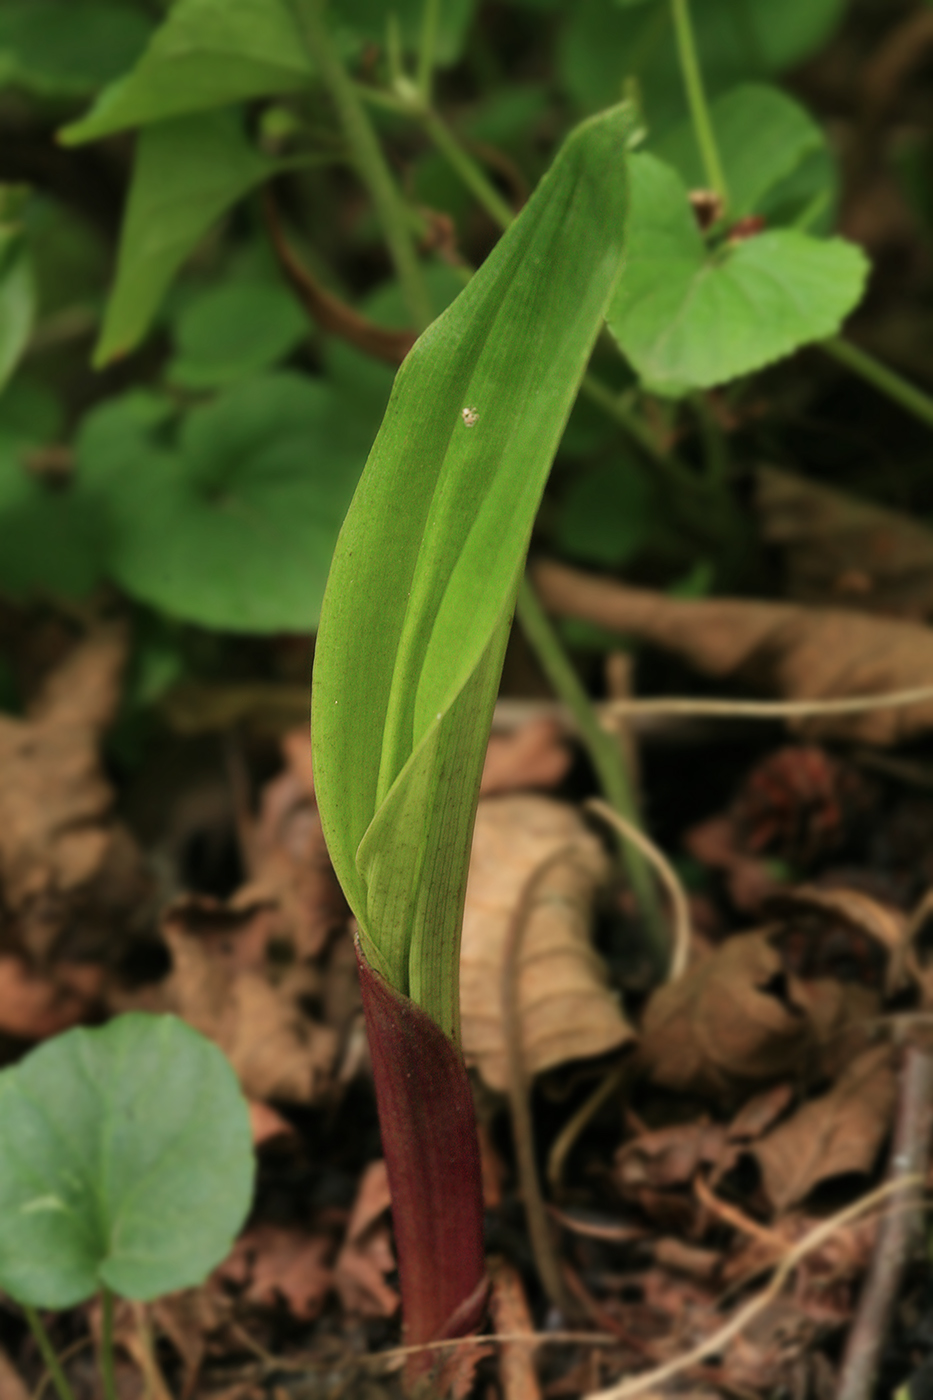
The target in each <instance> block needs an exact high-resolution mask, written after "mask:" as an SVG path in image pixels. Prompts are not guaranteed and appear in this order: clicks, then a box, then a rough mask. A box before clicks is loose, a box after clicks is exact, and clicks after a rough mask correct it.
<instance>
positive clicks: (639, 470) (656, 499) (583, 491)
mask: <svg viewBox="0 0 933 1400" xmlns="http://www.w3.org/2000/svg"><path fill="white" fill-rule="evenodd" d="M663 521H664V513H663V511H662V503H661V498H660V496H659V493H658V489H657V486H656V483H655V480H654V478H653V477H651V476H649V475H648V474H647V473H646V471H645V470H644V468H643V467H642V466H641V465H640V464H639V462H638V461H637V459H636V458H635V457H633V456H629V455H627V454H623V455H622V457H621V460H615V461H613V462H608V463H605V464H603V465H601V466H599V467H596V468H594V469H593V470H591V471H586V470H583V471H577V472H575V473H574V475H573V478H572V480H571V481H570V483H569V485H568V486H567V488H566V490H565V491H564V492H563V494H562V495H561V499H560V510H559V514H558V517H557V523H556V528H555V531H554V543H555V544H556V545H557V547H558V548H559V549H560V550H561V551H562V552H563V553H564V554H568V555H570V556H572V557H574V558H577V559H582V560H585V561H586V562H587V563H593V564H605V565H609V566H613V565H615V566H617V565H619V564H624V563H627V562H628V560H630V559H632V558H634V557H635V556H636V555H637V554H638V553H639V552H640V551H641V550H642V549H644V547H645V546H646V545H647V544H648V543H649V541H650V539H651V537H652V535H653V534H654V532H655V530H656V529H657V528H658V527H660V526H661V525H662V524H663Z"/></svg>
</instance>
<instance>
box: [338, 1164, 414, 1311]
mask: <svg viewBox="0 0 933 1400" xmlns="http://www.w3.org/2000/svg"><path fill="white" fill-rule="evenodd" d="M391 1204H392V1196H391V1193H390V1191H389V1175H388V1172H387V1171H386V1164H385V1162H384V1161H383V1160H382V1159H380V1160H379V1161H377V1162H370V1164H369V1166H368V1167H367V1168H366V1169H365V1171H364V1172H363V1175H362V1177H361V1178H360V1184H359V1187H358V1189H357V1193H356V1200H355V1201H354V1203H353V1210H352V1211H351V1213H350V1219H349V1221H348V1222H347V1233H346V1236H345V1238H344V1242H343V1245H342V1246H341V1250H340V1253H339V1254H338V1256H337V1263H336V1264H335V1265H334V1286H335V1287H336V1289H337V1292H338V1293H339V1294H340V1301H341V1303H342V1304H343V1307H344V1309H345V1310H346V1312H348V1313H355V1314H357V1315H358V1316H360V1317H393V1316H394V1315H395V1313H396V1312H397V1311H398V1307H399V1303H400V1301H401V1300H400V1299H399V1295H398V1294H397V1293H396V1291H395V1289H394V1288H390V1286H389V1285H388V1284H387V1283H386V1275H387V1274H391V1273H393V1272H394V1270H395V1268H396V1263H395V1255H394V1254H393V1252H392V1243H391V1239H390V1235H389V1229H388V1225H387V1224H386V1222H385V1220H384V1219H383V1217H384V1216H385V1213H386V1211H387V1210H388V1209H389V1206H390V1205H391Z"/></svg>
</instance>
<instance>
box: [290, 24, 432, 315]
mask: <svg viewBox="0 0 933 1400" xmlns="http://www.w3.org/2000/svg"><path fill="white" fill-rule="evenodd" d="M298 4H299V11H300V14H301V18H302V21H303V26H304V33H305V35H306V38H307V43H308V48H309V50H310V52H311V54H312V55H313V58H314V61H315V65H316V67H317V69H318V71H319V72H320V74H321V78H322V79H323V82H324V84H325V86H326V87H327V89H328V90H329V92H330V94H331V97H332V98H333V101H334V104H335V106H336V108H337V111H338V113H339V115H340V120H341V122H342V124H343V129H344V132H345V134H346V138H347V142H348V143H349V146H350V150H351V151H352V153H353V158H354V161H355V163H356V167H357V170H358V172H359V176H360V179H361V180H362V181H363V183H364V184H365V185H366V188H367V189H368V190H369V193H370V196H371V198H372V201H373V205H374V206H375V210H376V214H377V217H378V219H379V222H380V224H381V225H382V231H383V234H384V235H385V240H386V243H387V245H388V248H389V254H390V256H391V258H392V262H393V265H394V267H395V270H396V273H397V274H398V279H399V282H400V284H401V287H402V292H403V294H404V297H405V302H406V305H407V307H408V313H409V315H410V316H411V318H412V320H413V322H414V323H415V325H416V326H417V328H418V330H424V328H425V326H427V325H429V324H430V322H431V321H432V320H433V319H434V312H433V308H432V306H431V298H430V295H429V293H428V287H427V283H426V282H425V279H424V274H423V272H422V269H421V264H420V263H419V261H418V255H417V253H416V251H415V245H414V243H413V241H412V238H411V233H410V230H409V220H408V215H407V212H406V210H405V205H404V202H403V201H402V198H401V195H400V194H399V192H398V189H397V188H396V185H395V181H394V180H393V178H392V175H391V172H390V171H389V167H388V165H387V163H386V159H385V156H384V155H383V152H382V148H381V146H380V145H379V141H378V140H377V138H376V134H375V132H374V131H373V128H372V125H371V123H370V120H369V118H368V116H367V115H366V110H365V108H364V106H363V103H362V101H361V100H360V97H359V94H358V92H357V88H356V86H355V84H354V83H353V81H352V79H351V78H350V76H349V74H348V73H347V71H346V69H345V68H344V66H343V64H342V63H341V61H340V58H339V56H338V54H337V52H336V50H335V49H334V46H333V44H332V43H331V40H330V35H329V34H328V32H327V24H326V21H325V18H324V7H325V0H298Z"/></svg>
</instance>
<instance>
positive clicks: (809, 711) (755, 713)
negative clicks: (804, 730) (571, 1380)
mask: <svg viewBox="0 0 933 1400" xmlns="http://www.w3.org/2000/svg"><path fill="white" fill-rule="evenodd" d="M924 700H933V685H916V686H912V687H910V688H909V689H907V690H890V691H888V692H887V694H881V695H851V696H846V697H845V698H844V699H840V700H701V699H698V698H697V697H695V696H689V695H662V696H658V697H657V698H656V699H652V700H610V701H608V702H607V703H606V704H604V705H602V706H600V709H601V711H602V713H604V714H610V715H621V716H624V715H687V716H689V717H691V718H693V717H696V718H698V719H700V718H702V719H763V720H769V719H807V718H808V717H809V716H811V715H862V714H868V713H869V712H870V711H871V710H897V709H900V708H901V707H902V706H905V705H917V704H919V703H920V702H921V701H924Z"/></svg>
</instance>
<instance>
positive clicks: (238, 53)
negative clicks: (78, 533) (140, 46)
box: [60, 0, 312, 145]
mask: <svg viewBox="0 0 933 1400" xmlns="http://www.w3.org/2000/svg"><path fill="white" fill-rule="evenodd" d="M311 71H312V70H311V64H310V61H309V59H308V55H307V50H306V49H305V46H304V42H303V40H302V36H301V31H300V30H299V28H298V26H297V24H296V22H295V18H294V15H293V12H292V8H291V6H290V5H288V4H286V3H284V0H221V3H218V0H177V3H176V4H174V5H173V6H172V8H171V10H170V11H169V14H168V17H167V18H166V20H165V23H164V24H162V25H161V26H160V28H159V29H157V30H156V32H155V34H154V35H153V37H152V40H151V42H150V44H149V46H148V48H147V49H146V51H145V53H144V54H143V56H142V58H141V59H140V60H139V62H138V63H137V64H136V67H135V68H134V69H133V70H132V72H130V73H128V74H127V75H126V76H125V77H122V78H118V79H117V81H116V82H114V83H112V84H111V85H110V87H108V88H105V89H104V91H103V92H102V93H101V95H100V97H99V98H98V99H97V101H96V103H95V104H94V106H93V107H92V108H91V110H90V112H89V113H88V114H87V116H86V117H82V119H81V120H80V121H77V122H72V124H71V125H70V126H67V127H65V129H64V131H62V132H61V134H60V139H61V140H62V141H63V142H64V143H65V144H66V145H77V144H79V143H80V142H82V141H96V140H97V138H98V137H100V136H108V135H109V134H110V133H111V132H113V131H123V130H125V128H126V127H130V126H143V125H145V124H147V123H148V122H158V121H163V120H164V119H165V118H166V117H178V116H183V115H187V114H189V113H191V112H204V111H207V110H208V109H209V108H211V107H223V106H226V105H227V104H228V103H231V102H241V101H245V100H247V99H249V98H252V97H264V96H267V95H269V94H272V93H281V92H295V91H296V90H297V89H298V88H300V87H301V86H302V85H303V84H304V83H306V82H307V80H308V78H309V76H310V74H311Z"/></svg>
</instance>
